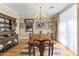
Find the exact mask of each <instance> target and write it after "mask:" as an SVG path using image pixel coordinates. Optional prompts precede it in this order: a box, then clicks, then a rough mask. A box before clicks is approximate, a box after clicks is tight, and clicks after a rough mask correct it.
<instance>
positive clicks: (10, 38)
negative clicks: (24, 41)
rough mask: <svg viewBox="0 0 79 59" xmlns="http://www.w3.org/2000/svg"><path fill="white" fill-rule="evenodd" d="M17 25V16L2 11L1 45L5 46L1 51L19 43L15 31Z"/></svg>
mask: <svg viewBox="0 0 79 59" xmlns="http://www.w3.org/2000/svg"><path fill="white" fill-rule="evenodd" d="M16 26H17V23H16V18H13V17H10V16H7V15H5V14H2V13H0V45H2V46H3V48H2V49H1V50H0V52H2V51H5V50H6V49H7V47H8V48H10V47H11V46H14V45H15V44H17V43H18V34H16V32H15V30H16ZM9 42H11V43H9ZM0 48H1V47H0Z"/></svg>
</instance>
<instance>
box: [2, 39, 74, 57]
mask: <svg viewBox="0 0 79 59" xmlns="http://www.w3.org/2000/svg"><path fill="white" fill-rule="evenodd" d="M27 42H28V40H25V39H21V40H20V41H19V44H18V45H16V46H14V47H13V48H11V49H9V50H8V51H6V52H5V53H3V56H19V54H20V52H21V51H22V49H23V48H24V47H25V46H26V43H27ZM54 46H55V47H57V48H58V49H59V50H60V51H61V53H62V54H63V56H75V54H73V53H72V52H71V51H70V50H68V49H67V48H65V47H64V46H63V45H61V44H60V43H58V42H55V45H54Z"/></svg>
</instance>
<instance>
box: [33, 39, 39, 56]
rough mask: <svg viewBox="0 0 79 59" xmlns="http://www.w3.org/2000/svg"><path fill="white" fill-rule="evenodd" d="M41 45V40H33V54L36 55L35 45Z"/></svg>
mask: <svg viewBox="0 0 79 59" xmlns="http://www.w3.org/2000/svg"><path fill="white" fill-rule="evenodd" d="M39 45H40V42H39V41H38V40H36V39H35V40H33V55H34V56H35V55H36V54H35V47H38V46H39Z"/></svg>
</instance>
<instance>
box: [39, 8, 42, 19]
mask: <svg viewBox="0 0 79 59" xmlns="http://www.w3.org/2000/svg"><path fill="white" fill-rule="evenodd" d="M39 8H40V13H39V14H40V15H39V16H40V17H39V19H40V20H41V19H42V18H41V8H42V7H39Z"/></svg>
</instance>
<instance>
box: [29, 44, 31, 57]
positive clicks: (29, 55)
mask: <svg viewBox="0 0 79 59" xmlns="http://www.w3.org/2000/svg"><path fill="white" fill-rule="evenodd" d="M29 56H31V45H30V44H29Z"/></svg>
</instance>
